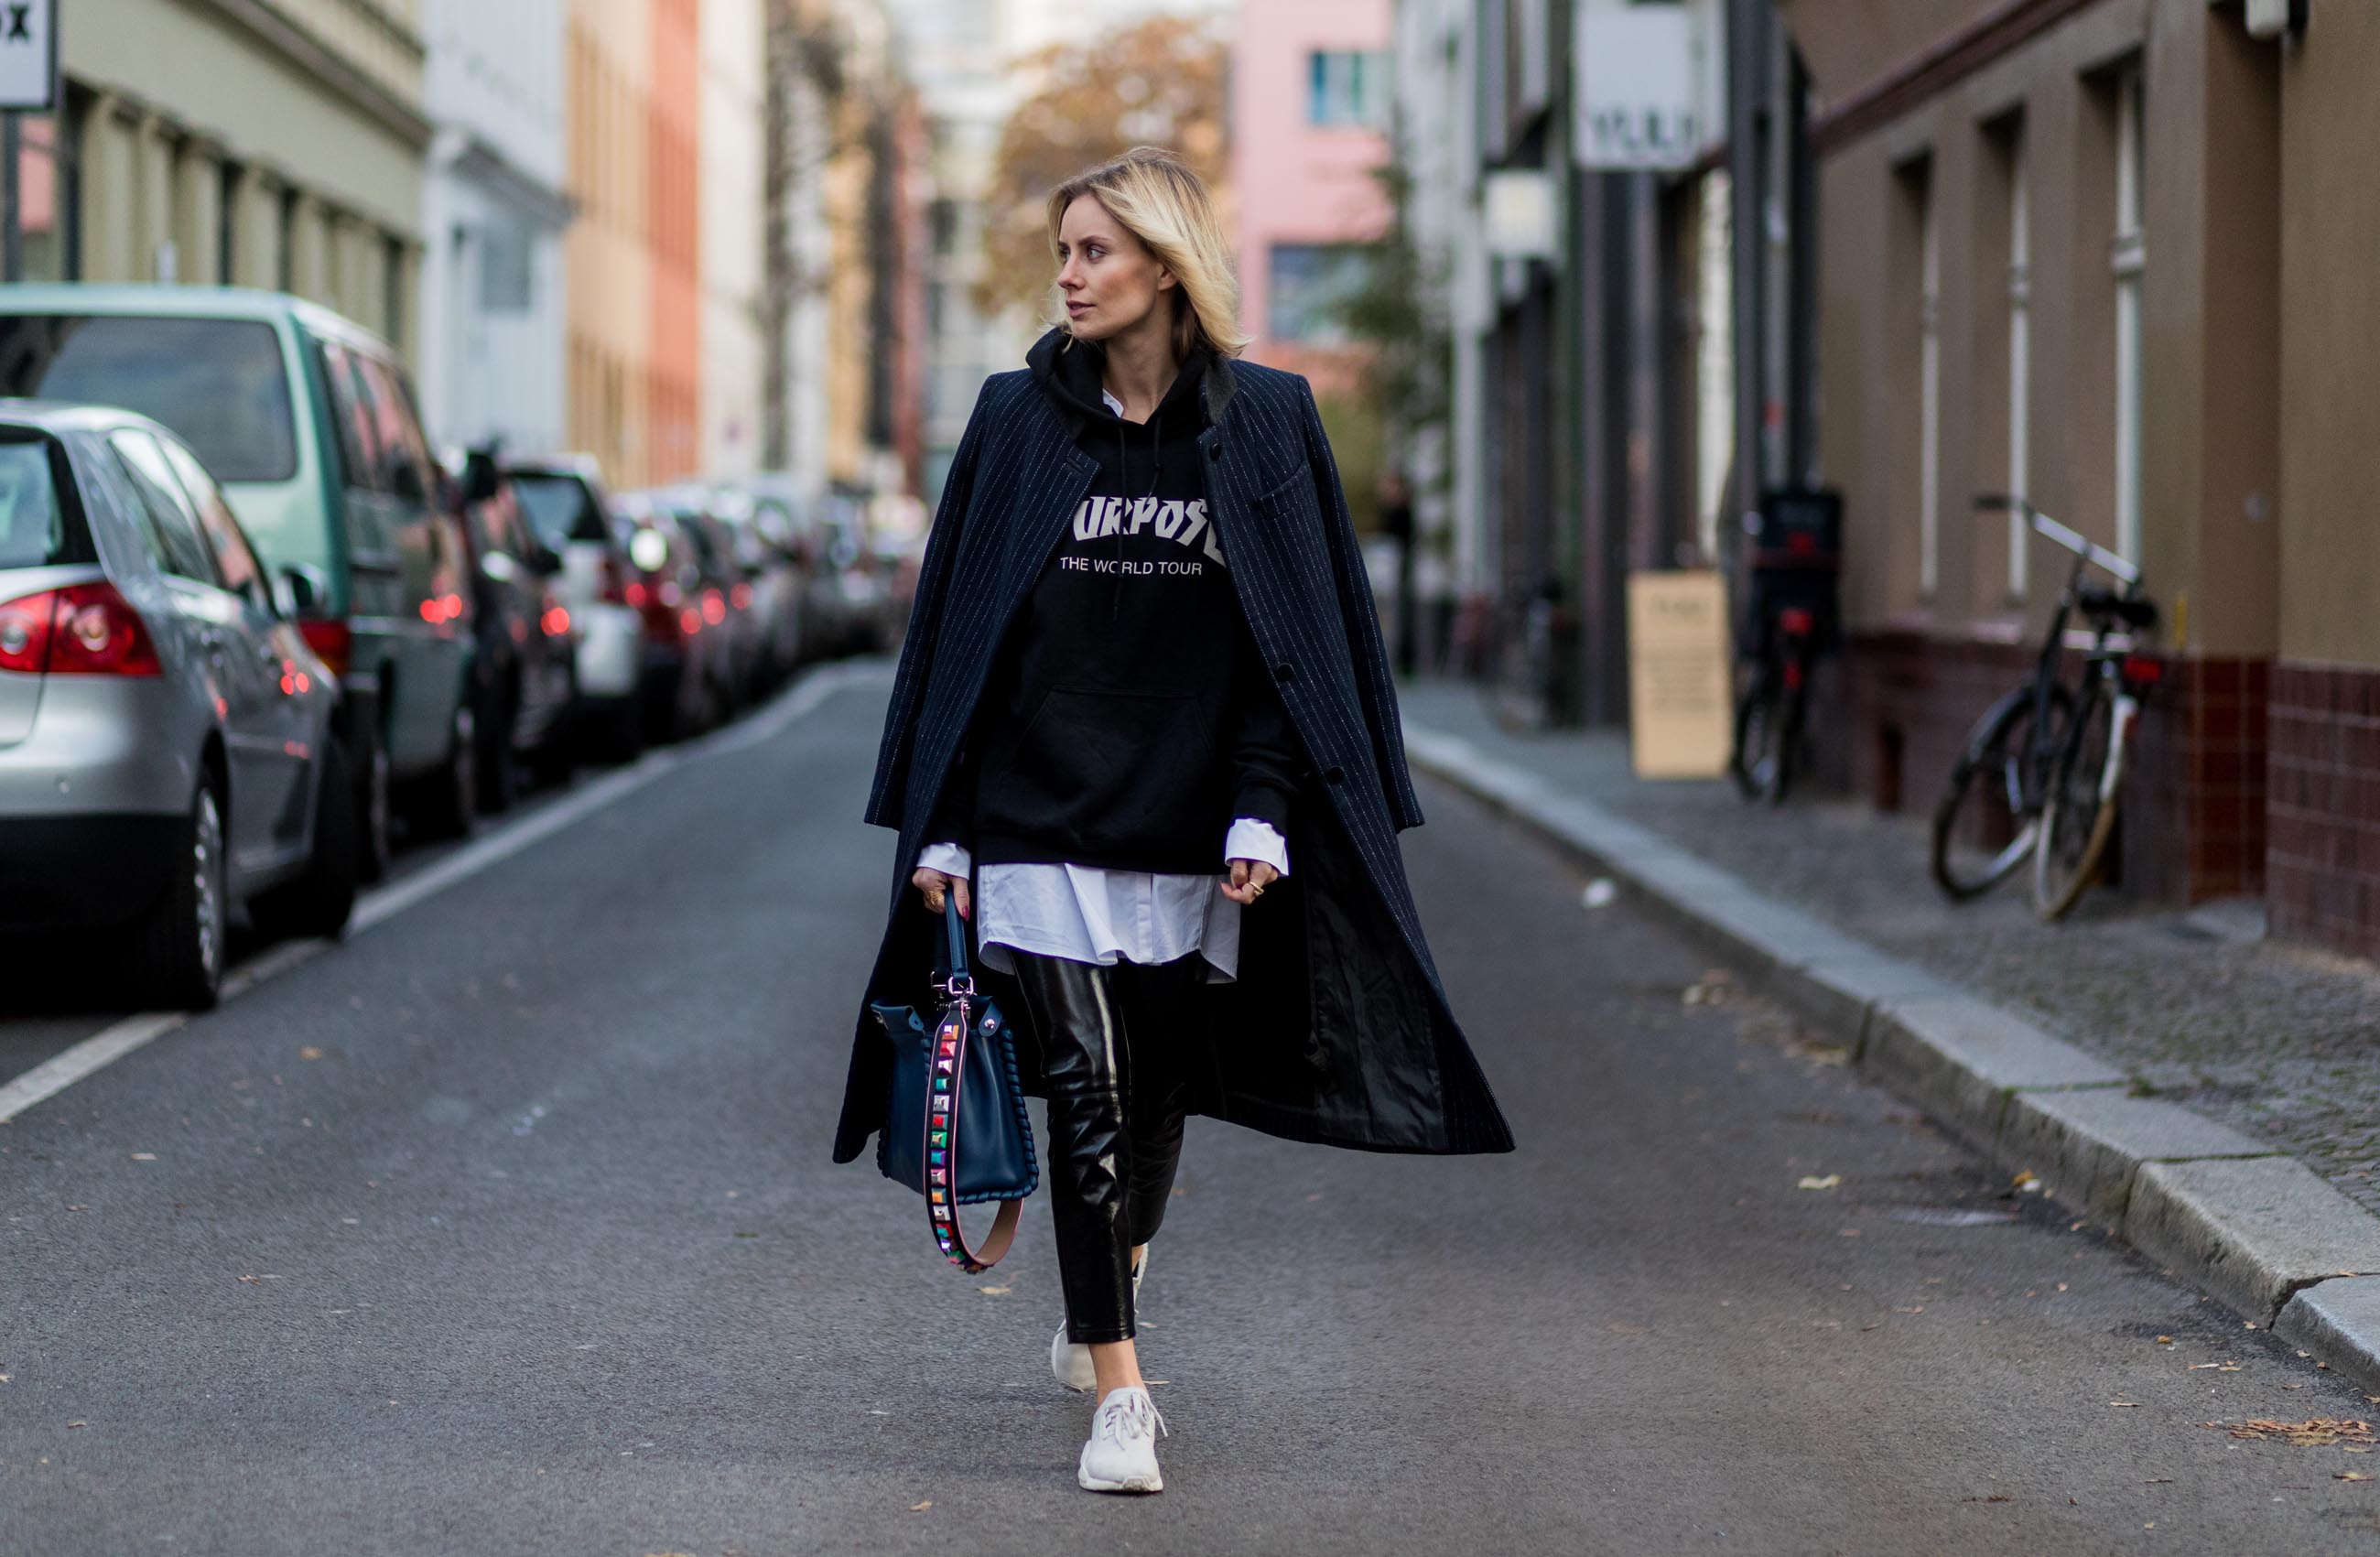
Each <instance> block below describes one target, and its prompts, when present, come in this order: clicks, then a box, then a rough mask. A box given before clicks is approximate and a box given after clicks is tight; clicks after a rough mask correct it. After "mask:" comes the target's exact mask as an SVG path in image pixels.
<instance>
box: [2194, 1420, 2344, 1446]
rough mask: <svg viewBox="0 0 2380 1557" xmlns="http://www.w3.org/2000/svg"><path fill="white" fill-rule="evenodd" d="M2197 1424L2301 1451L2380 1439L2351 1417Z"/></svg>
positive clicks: (2247, 1438)
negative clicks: (2299, 1420)
mask: <svg viewBox="0 0 2380 1557" xmlns="http://www.w3.org/2000/svg"><path fill="white" fill-rule="evenodd" d="M2198 1425H2199V1426H2200V1427H2203V1428H2218V1429H2222V1430H2223V1431H2225V1432H2228V1433H2229V1434H2230V1435H2231V1436H2232V1437H2234V1438H2239V1439H2246V1440H2249V1441H2265V1442H2273V1441H2277V1442H2281V1443H2287V1444H2289V1445H2291V1446H2293V1447H2295V1448H2300V1449H2333V1448H2347V1447H2351V1446H2353V1445H2357V1444H2362V1445H2363V1446H2365V1447H2367V1448H2369V1447H2371V1446H2373V1445H2374V1444H2380V1437H2375V1436H2374V1432H2373V1429H2372V1424H2371V1423H2370V1422H2367V1421H2364V1420H2363V1419H2362V1418H2361V1417H2313V1418H2311V1419H2309V1420H2307V1421H2302V1422H2281V1421H2275V1420H2274V1419H2273V1418H2271V1417H2250V1418H2249V1419H2248V1420H2247V1421H2244V1422H2201V1423H2199V1424H2198Z"/></svg>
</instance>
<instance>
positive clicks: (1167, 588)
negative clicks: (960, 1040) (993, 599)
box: [929, 330, 1296, 873]
mask: <svg viewBox="0 0 2380 1557" xmlns="http://www.w3.org/2000/svg"><path fill="white" fill-rule="evenodd" d="M1102 357H1103V354H1102V352H1101V351H1100V349H1099V347H1097V346H1095V345H1091V344H1087V343H1077V342H1074V341H1072V340H1071V339H1070V338H1069V337H1068V336H1067V335H1066V334H1065V332H1064V331H1062V330H1052V331H1051V332H1050V334H1049V335H1045V336H1043V337H1042V338H1041V340H1040V341H1039V342H1038V344H1036V345H1035V347H1033V349H1032V351H1031V352H1030V353H1029V354H1027V357H1026V362H1027V364H1028V365H1029V366H1030V367H1031V369H1032V371H1033V374H1034V378H1035V380H1036V381H1037V382H1038V383H1039V384H1040V386H1041V389H1042V393H1043V394H1045V395H1048V396H1049V397H1050V403H1051V405H1052V406H1053V407H1055V408H1056V410H1057V411H1058V413H1059V414H1060V415H1061V416H1062V417H1063V418H1065V419H1066V420H1068V422H1069V423H1070V424H1072V425H1074V426H1075V429H1076V432H1075V441H1076V444H1078V446H1080V447H1081V449H1082V450H1083V452H1084V453H1086V454H1087V455H1089V456H1091V457H1092V458H1094V459H1096V460H1097V461H1098V462H1099V473H1098V475H1096V476H1095V477H1093V478H1092V480H1091V483H1090V488H1089V491H1088V493H1087V495H1086V496H1085V497H1084V499H1083V501H1082V502H1081V504H1080V505H1078V506H1077V507H1076V509H1075V517H1074V520H1073V522H1072V523H1071V524H1070V525H1069V526H1068V527H1067V529H1066V530H1065V533H1064V534H1063V535H1062V537H1061V539H1060V540H1059V542H1058V544H1057V546H1056V548H1055V549H1054V550H1053V551H1052V552H1051V553H1050V558H1049V561H1048V562H1047V563H1046V564H1045V565H1044V566H1043V567H1042V570H1041V576H1040V578H1039V579H1038V581H1037V582H1036V583H1035V585H1034V588H1033V593H1032V595H1031V596H1030V597H1029V598H1028V600H1027V601H1026V604H1025V606H1024V608H1023V609H1022V610H1021V611H1020V612H1019V613H1018V614H1017V617H1016V620H1015V621H1014V623H1012V624H1011V626H1010V627H1009V630H1008V635H1007V637H1006V638H1005V639H1003V640H1002V644H1001V649H1000V652H999V655H998V657H997V659H996V660H995V661H994V663H993V665H992V669H991V676H990V683H989V684H988V686H987V687H986V688H985V692H984V696H983V699H982V701H981V702H980V703H979V704H978V705H977V716H976V720H975V723H974V724H973V725H972V726H971V727H970V729H969V731H968V735H967V738H966V742H965V748H964V749H963V750H962V752H961V754H960V759H959V765H958V767H957V769H956V771H955V772H953V774H952V776H951V778H950V780H949V782H948V783H946V784H945V785H944V793H943V797H942V799H941V803H940V804H938V805H937V806H936V808H935V813H934V821H933V826H932V831H931V832H930V833H929V836H930V837H931V838H932V839H934V840H935V841H937V842H943V841H947V842H952V843H958V844H965V845H969V846H970V847H971V848H972V849H973V850H974V853H975V858H976V860H977V862H978V863H982V864H1002V863H1018V862H1043V863H1062V864H1071V865H1090V866H1103V867H1106V868H1109V869H1111V870H1158V871H1167V872H1184V873H1191V872H1202V871H1216V870H1220V869H1221V866H1222V849H1223V838H1224V834H1225V833H1227V832H1229V830H1230V827H1231V823H1232V821H1233V819H1234V818H1236V817H1253V818H1255V819H1257V821H1266V822H1269V823H1271V824H1272V825H1273V826H1274V827H1275V828H1277V829H1279V830H1280V831H1281V832H1282V833H1284V834H1285V833H1287V832H1288V830H1289V807H1290V798H1291V796H1292V794H1293V788H1294V783H1295V781H1294V778H1293V774H1294V772H1295V771H1296V755H1295V753H1296V737H1295V735H1294V733H1293V730H1292V728H1291V726H1290V724H1289V717H1288V714H1287V712H1285V711H1284V710H1283V709H1282V708H1281V699H1280V698H1279V695H1278V694H1276V693H1275V692H1274V690H1273V687H1272V681H1271V678H1270V677H1269V676H1267V675H1265V674H1264V667H1263V663H1262V662H1261V660H1260V659H1259V658H1258V656H1257V650H1256V643H1255V640H1254V639H1252V638H1251V637H1250V636H1249V634H1248V628H1247V624H1246V622H1245V619H1244V618H1243V617H1242V615H1241V614H1240V605H1239V599H1238V597H1237V596H1236V595H1235V594H1234V593H1233V589H1232V579H1231V575H1230V573H1229V572H1228V571H1226V563H1225V556H1224V553H1223V550H1222V542H1221V541H1220V539H1219V538H1218V537H1217V536H1216V535H1215V533H1214V529H1213V527H1212V525H1211V524H1210V523H1209V521H1208V513H1207V500H1206V488H1205V481H1204V474H1203V471H1202V469H1201V462H1200V460H1199V458H1198V444H1197V438H1198V434H1199V432H1201V431H1202V430H1203V429H1204V427H1205V425H1206V417H1205V405H1206V400H1205V396H1204V395H1203V394H1201V389H1202V387H1203V380H1204V378H1205V375H1206V371H1207V369H1208V365H1209V364H1210V363H1211V361H1212V360H1213V359H1212V357H1211V356H1210V355H1209V354H1208V352H1207V351H1206V349H1205V348H1203V347H1202V348H1199V349H1198V350H1196V351H1194V352H1193V353H1192V354H1191V356H1190V357H1189V358H1188V359H1185V360H1184V362H1183V364H1182V368H1181V371H1180V372H1179V373H1178V374H1177V375H1176V376H1175V378H1174V381H1173V384H1172V388H1171V389H1169V390H1168V391H1167V392H1166V395H1165V398H1164V400H1163V401H1162V403H1160V405H1159V407H1158V408H1157V411H1156V413H1155V414H1154V415H1152V416H1151V417H1150V418H1149V420H1147V422H1134V421H1126V420H1123V418H1121V417H1119V416H1117V415H1116V414H1115V413H1114V412H1113V411H1111V410H1109V409H1108V408H1107V407H1106V405H1105V404H1104V403H1103V402H1102V401H1101V399H1100V387H1101V377H1100V375H1101V364H1102Z"/></svg>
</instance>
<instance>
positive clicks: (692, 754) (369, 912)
mask: <svg viewBox="0 0 2380 1557" xmlns="http://www.w3.org/2000/svg"><path fill="white" fill-rule="evenodd" d="M889 679H890V675H889V667H887V666H884V665H882V664H880V663H867V662H862V663H856V664H853V663H845V664H834V665H829V666H826V667H824V668H822V669H820V670H816V671H812V672H811V673H810V674H809V675H806V676H803V677H802V678H801V679H800V680H799V681H797V682H795V684H794V686H793V687H792V689H791V690H790V691H788V692H786V693H784V694H783V696H781V697H779V698H778V699H776V700H775V701H774V702H772V703H771V704H769V705H768V706H767V707H765V708H762V709H760V710H759V711H758V712H755V713H754V714H753V715H752V716H751V717H750V718H748V719H746V720H743V721H741V722H739V723H737V724H731V725H728V726H727V727H726V728H724V729H721V730H714V731H712V732H711V733H710V734H709V735H707V736H702V737H701V738H700V739H698V740H694V741H689V742H687V743H686V744H685V745H683V746H677V747H668V748H661V749H659V750H655V751H649V752H647V753H645V755H644V756H643V757H642V758H640V759H638V760H637V762H636V763H635V765H634V766H632V767H626V768H622V769H619V770H618V771H616V772H609V773H606V774H604V775H603V776H602V777H601V778H600V779H597V780H596V781H595V782H594V783H592V784H590V785H587V786H586V787H584V788H582V789H574V790H572V791H571V792H570V793H568V794H567V795H565V796H563V797H560V798H559V799H557V800H555V801H554V802H553V804H551V805H548V806H545V807H543V808H541V809H538V810H536V811H532V812H530V813H529V814H528V815H527V816H524V817H521V818H519V819H518V820H517V821H508V822H505V823H504V824H503V825H502V826H500V827H497V828H495V829H493V830H492V831H490V832H488V833H484V834H482V835H481V836H480V837H478V838H475V839H473V840H472V841H471V842H470V843H468V844H466V845H463V846H462V847H461V848H459V849H456V850H455V852H454V853H452V854H450V855H448V856H447V857H446V858H443V859H441V860H440V861H438V863H437V864H435V865H432V866H430V867H428V868H426V869H424V870H419V871H417V872H415V873H414V874H412V875H409V876H407V877H406V878H405V879H404V880H402V881H396V882H389V883H388V884H387V885H386V886H382V887H376V888H374V889H373V890H371V891H370V892H368V893H366V894H363V895H362V896H361V897H360V898H358V899H357V901H356V911H355V913H354V915H353V916H352V917H350V918H349V919H348V921H347V936H346V938H347V939H348V940H352V939H354V938H355V937H356V936H358V935H361V934H363V933H364V932H365V931H369V930H370V929H372V928H373V927H374V926H376V925H381V924H385V923H386V922H387V921H388V920H390V919H392V918H395V917H396V916H397V915H399V914H401V913H403V912H405V910H407V908H410V907H413V906H415V905H416V904H419V903H420V902H422V901H424V900H425V899H428V898H431V897H434V896H436V895H437V894H440V893H442V892H444V891H445V890H446V889H447V888H449V887H451V886H454V885H455V883H457V882H464V881H468V880H469V879H470V878H471V877H473V876H476V875H478V874H479V873H480V871H482V870H487V869H488V868H489V867H490V866H492V865H495V864H497V863H499V862H501V861H503V860H505V859H509V858H512V857H513V856H514V855H516V854H518V853H520V851H521V850H523V849H525V848H528V846H529V845H532V844H536V843H539V842H541V841H542V840H544V839H546V838H550V837H552V836H553V834H554V833H559V832H561V831H562V830H563V829H564V828H566V827H568V826H570V825H571V824H572V823H573V822H577V821H584V820H585V819H586V818H587V817H589V815H591V814H593V813H594V812H596V811H599V810H601V809H603V808H604V807H606V806H609V805H612V804H614V803H615V802H617V801H620V800H623V799H625V798H626V797H628V796H630V795H633V794H635V793H636V792H637V790H640V789H642V788H644V787H645V786H647V785H650V784H652V783H653V782H654V781H655V780H657V779H660V778H662V776H663V775H665V774H668V773H674V772H677V771H678V770H679V769H681V768H685V767H687V766H689V765H690V764H693V763H696V762H699V761H703V760H708V759H710V758H713V757H722V756H726V755H728V754H730V753H732V752H738V751H748V750H750V749H751V748H754V747H756V746H759V745H762V744H764V743H766V742H768V741H771V740H773V739H775V738H776V737H777V736H781V735H783V734H784V732H785V731H786V730H787V729H788V728H790V727H791V726H792V725H793V724H794V723H795V721H796V720H799V719H802V718H803V717H805V716H807V715H808V714H810V713H812V712H816V711H817V709H818V708H819V705H820V704H821V703H823V702H825V701H826V700H827V699H829V698H832V697H833V696H834V695H835V694H836V693H838V692H843V691H847V690H849V689H850V688H852V687H868V686H880V685H883V684H884V683H886V682H887V681H888V680H889ZM337 944H339V943H336V942H331V941H286V942H283V943H280V944H279V945H275V946H271V947H268V948H266V949H265V950H264V951H263V952H261V953H259V954H258V955H255V956H253V957H250V958H249V960H248V961H246V962H244V963H242V964H240V965H239V967H237V968H234V969H233V970H232V971H231V972H230V973H228V974H227V975H225V979H224V982H223V993H222V996H221V998H220V1001H219V1003H218V1005H217V1009H221V1007H222V1005H223V1004H228V1003H230V1002H231V1001H232V1000H233V999H235V998H236V997H237V996H239V995H243V994H245V993H247V992H248V991H250V990H252V989H254V988H256V987H257V986H258V985H259V984H261V983H263V982H265V981H266V980H267V979H274V978H278V977H279V976H280V975H282V974H284V973H286V972H287V971H289V969H291V968H293V967H297V966H298V965H299V964H300V963H304V962H310V961H311V960H312V959H313V958H314V957H316V956H318V955H321V954H322V953H323V952H326V951H329V950H331V949H332V948H333V947H334V946H335V945H337ZM189 1019H190V1013H188V1012H187V1011H142V1012H137V1013H135V1014H134V1015H132V1016H127V1017H125V1018H124V1019H123V1020H121V1021H119V1022H115V1023H114V1024H112V1025H110V1026H108V1027H105V1028H101V1029H100V1030H99V1031H98V1032H95V1033H93V1034H91V1037H89V1038H86V1039H84V1040H81V1041H80V1042H79V1043H77V1044H75V1045H74V1046H73V1047H71V1048H69V1049H67V1050H64V1051H62V1052H59V1053H56V1054H54V1055H52V1056H51V1057H50V1058H48V1059H46V1060H44V1061H42V1063H41V1064H38V1065H35V1066H34V1067H33V1068H32V1069H30V1070H29V1071H27V1072H25V1073H24V1074H23V1075H21V1076H19V1077H17V1078H16V1079H15V1080H13V1081H10V1082H9V1083H7V1084H6V1086H0V1125H5V1124H6V1123H7V1122H8V1121H10V1120H11V1119H14V1118H15V1117H16V1116H17V1115H18V1114H20V1113H24V1112H25V1111H26V1110H27V1109H29V1108H30V1107H32V1106H33V1105H34V1104H35V1103H38V1102H41V1101H43V1100H44V1099H47V1098H54V1097H55V1096H57V1095H58V1094H59V1093H60V1092H63V1091H65V1090H66V1089H67V1088H69V1087H71V1086H73V1085H74V1084H75V1083H76V1082H78V1081H80V1080H81V1079H82V1078H83V1077H87V1076H90V1075H91V1073H92V1072H94V1071H97V1070H100V1069H102V1068H103V1067H104V1066H107V1065H111V1064H115V1062H116V1061H118V1060H120V1059H122V1058H124V1056H125V1055H127V1054H129V1053H131V1052H133V1051H134V1050H136V1049H140V1048H141V1047H142V1046H144V1045H146V1044H149V1043H153V1042H155V1041H156V1040H158V1039H160V1038H163V1037H164V1036H165V1035H166V1034H167V1033H169V1032H172V1031H173V1030H174V1029H175V1028H178V1027H180V1026H182V1025H183V1024H184V1023H186V1022H188V1020H189Z"/></svg>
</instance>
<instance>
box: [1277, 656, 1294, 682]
mask: <svg viewBox="0 0 2380 1557" xmlns="http://www.w3.org/2000/svg"><path fill="white" fill-rule="evenodd" d="M1272 678H1273V679H1274V680H1275V681H1278V682H1280V683H1281V685H1282V686H1283V687H1286V686H1288V685H1289V684H1290V683H1291V682H1293V681H1295V680H1296V679H1297V667H1296V666H1295V665H1293V664H1291V663H1289V662H1288V661H1287V660H1283V661H1282V662H1281V663H1279V664H1277V665H1275V666H1273V667H1272Z"/></svg>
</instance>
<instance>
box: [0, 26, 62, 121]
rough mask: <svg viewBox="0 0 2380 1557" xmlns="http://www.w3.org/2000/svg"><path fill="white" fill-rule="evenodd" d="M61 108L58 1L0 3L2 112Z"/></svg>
mask: <svg viewBox="0 0 2380 1557" xmlns="http://www.w3.org/2000/svg"><path fill="white" fill-rule="evenodd" d="M57 105H58V0H0V112H6V113H12V114H48V113H53V112H55V110H56V108H57Z"/></svg>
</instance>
